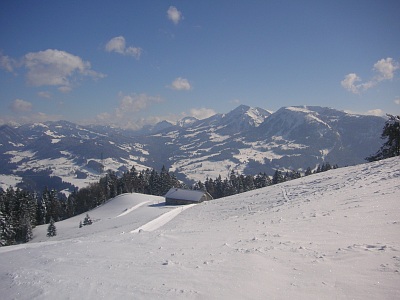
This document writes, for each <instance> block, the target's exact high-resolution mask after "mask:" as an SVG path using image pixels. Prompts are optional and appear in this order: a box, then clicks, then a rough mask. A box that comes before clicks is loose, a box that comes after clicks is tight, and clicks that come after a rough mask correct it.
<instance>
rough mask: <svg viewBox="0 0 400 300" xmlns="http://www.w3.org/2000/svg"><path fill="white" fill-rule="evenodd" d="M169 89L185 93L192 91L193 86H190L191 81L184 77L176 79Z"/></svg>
mask: <svg viewBox="0 0 400 300" xmlns="http://www.w3.org/2000/svg"><path fill="white" fill-rule="evenodd" d="M169 87H170V88H171V89H173V90H177V91H183V90H186V91H188V90H191V89H192V86H191V85H190V83H189V81H188V80H187V79H185V78H182V77H178V78H176V79H175V80H174V81H173V82H172V84H171V85H170V86H169Z"/></svg>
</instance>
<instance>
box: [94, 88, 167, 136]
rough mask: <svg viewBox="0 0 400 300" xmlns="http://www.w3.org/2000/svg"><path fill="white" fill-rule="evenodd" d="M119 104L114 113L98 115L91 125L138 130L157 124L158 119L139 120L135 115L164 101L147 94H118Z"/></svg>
mask: <svg viewBox="0 0 400 300" xmlns="http://www.w3.org/2000/svg"><path fill="white" fill-rule="evenodd" d="M118 96H119V98H120V101H119V104H118V106H117V107H116V108H115V110H114V112H111V113H109V112H104V113H100V114H98V115H97V116H96V117H95V120H94V121H92V123H96V124H108V125H109V124H114V125H116V126H119V127H122V128H130V129H134V130H137V129H140V128H142V127H143V126H144V125H147V124H154V123H156V122H159V121H161V120H159V118H158V117H149V118H140V117H138V115H136V116H135V113H139V112H141V111H143V110H145V109H146V108H148V107H149V106H150V105H152V104H155V103H160V102H162V101H164V100H163V99H162V98H161V97H159V96H149V95H147V94H130V95H124V94H123V93H119V95H118Z"/></svg>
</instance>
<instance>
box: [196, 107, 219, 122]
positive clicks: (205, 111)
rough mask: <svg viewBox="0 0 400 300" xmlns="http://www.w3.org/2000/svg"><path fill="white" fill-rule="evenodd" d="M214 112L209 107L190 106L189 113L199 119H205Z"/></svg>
mask: <svg viewBox="0 0 400 300" xmlns="http://www.w3.org/2000/svg"><path fill="white" fill-rule="evenodd" d="M215 114H216V112H215V111H214V110H213V109H211V108H204V107H203V108H192V109H191V110H190V115H191V116H192V117H195V118H197V119H199V120H202V119H206V118H208V117H211V116H213V115H215Z"/></svg>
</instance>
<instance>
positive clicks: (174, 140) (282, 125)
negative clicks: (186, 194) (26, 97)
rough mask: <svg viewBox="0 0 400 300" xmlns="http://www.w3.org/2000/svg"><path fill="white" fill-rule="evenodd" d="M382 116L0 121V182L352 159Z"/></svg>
mask: <svg viewBox="0 0 400 300" xmlns="http://www.w3.org/2000/svg"><path fill="white" fill-rule="evenodd" d="M384 123H385V119H384V118H382V117H376V116H366V115H356V114H349V113H346V112H343V111H339V110H335V109H332V108H326V107H318V106H290V107H282V108H281V109H279V110H278V111H276V112H273V113H272V112H269V111H267V110H265V109H262V108H252V107H249V106H246V105H241V106H239V107H237V108H236V109H234V110H232V111H230V112H228V113H226V114H215V115H213V116H211V117H209V118H207V119H202V120H198V119H196V118H193V117H186V118H184V119H182V120H179V121H178V122H176V123H171V122H167V121H163V122H160V123H158V124H156V125H154V126H146V127H144V128H142V129H141V130H139V131H132V130H127V129H121V128H116V127H112V126H98V125H89V126H82V125H78V124H74V123H71V122H67V121H56V122H45V123H35V124H25V125H18V126H11V125H2V126H1V127H0V174H1V175H0V184H1V185H0V186H1V187H2V188H3V189H5V188H7V187H8V186H10V185H12V186H15V185H17V184H18V183H21V182H22V181H23V182H24V183H25V185H26V184H28V185H29V184H31V185H32V186H35V185H40V184H41V183H39V182H40V180H39V179H40V178H42V179H43V176H44V177H46V178H47V179H49V178H52V179H53V180H58V184H61V185H62V184H64V186H65V187H72V185H74V186H77V187H84V186H87V185H88V184H89V183H90V182H93V181H97V180H98V179H99V177H100V176H101V175H102V174H103V173H104V171H106V170H108V169H111V170H113V171H115V172H117V173H118V172H124V171H126V170H128V169H130V168H132V166H134V167H135V168H136V169H138V170H142V169H146V168H155V169H156V170H160V169H161V167H162V166H163V165H164V166H165V167H167V168H169V170H170V171H174V172H175V174H176V175H177V177H178V178H179V179H181V180H184V181H186V182H193V181H198V180H200V181H204V180H205V179H206V178H207V177H209V178H215V177H217V176H219V175H221V176H222V177H226V176H228V174H229V173H230V172H231V171H235V172H239V173H245V174H257V173H259V172H266V173H267V174H269V175H272V173H273V172H274V170H275V169H280V170H288V169H295V170H303V171H304V170H305V169H306V168H307V167H310V168H311V169H314V168H316V166H317V165H318V164H322V163H324V162H329V163H331V164H337V165H339V166H347V165H356V164H359V163H362V162H364V158H365V157H366V156H368V155H370V154H372V153H374V152H376V151H377V150H378V149H379V147H380V146H381V145H382V140H381V139H380V135H381V132H382V128H383V126H384Z"/></svg>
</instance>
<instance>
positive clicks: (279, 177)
mask: <svg viewBox="0 0 400 300" xmlns="http://www.w3.org/2000/svg"><path fill="white" fill-rule="evenodd" d="M284 181H285V179H284V177H283V175H282V172H281V171H279V170H276V171H275V173H274V176H273V177H272V184H278V183H281V182H284Z"/></svg>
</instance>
